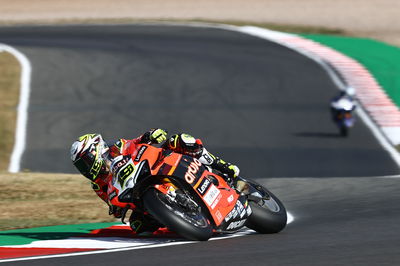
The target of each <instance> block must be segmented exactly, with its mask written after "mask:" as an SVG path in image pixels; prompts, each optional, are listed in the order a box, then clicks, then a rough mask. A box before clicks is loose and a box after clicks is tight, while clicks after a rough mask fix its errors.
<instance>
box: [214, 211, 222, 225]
mask: <svg viewBox="0 0 400 266" xmlns="http://www.w3.org/2000/svg"><path fill="white" fill-rule="evenodd" d="M215 216H216V217H217V219H218V222H221V221H222V214H221V212H220V211H219V210H218V211H216V212H215Z"/></svg>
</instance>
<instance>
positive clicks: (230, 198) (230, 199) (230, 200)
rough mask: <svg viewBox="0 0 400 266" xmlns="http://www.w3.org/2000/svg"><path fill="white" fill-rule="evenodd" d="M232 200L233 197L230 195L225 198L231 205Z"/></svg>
mask: <svg viewBox="0 0 400 266" xmlns="http://www.w3.org/2000/svg"><path fill="white" fill-rule="evenodd" d="M233 199H234V197H233V195H230V196H229V197H228V198H227V200H228V203H231V202H232V201H233Z"/></svg>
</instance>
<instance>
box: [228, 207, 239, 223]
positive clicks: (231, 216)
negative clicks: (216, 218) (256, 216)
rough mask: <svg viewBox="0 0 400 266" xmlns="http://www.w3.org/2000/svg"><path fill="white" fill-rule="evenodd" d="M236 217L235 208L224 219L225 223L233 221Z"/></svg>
mask: <svg viewBox="0 0 400 266" xmlns="http://www.w3.org/2000/svg"><path fill="white" fill-rule="evenodd" d="M237 215H238V211H237V210H236V208H233V210H232V211H231V212H230V213H228V215H227V216H226V217H225V222H227V221H229V220H230V219H235V218H236V216H237Z"/></svg>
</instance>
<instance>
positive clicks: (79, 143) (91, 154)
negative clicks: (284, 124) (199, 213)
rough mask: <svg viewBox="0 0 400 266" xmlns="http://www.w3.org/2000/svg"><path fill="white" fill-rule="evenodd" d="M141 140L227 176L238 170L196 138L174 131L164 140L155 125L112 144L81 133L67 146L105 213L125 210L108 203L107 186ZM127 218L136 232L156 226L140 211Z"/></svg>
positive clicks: (155, 227)
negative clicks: (141, 132) (100, 200)
mask: <svg viewBox="0 0 400 266" xmlns="http://www.w3.org/2000/svg"><path fill="white" fill-rule="evenodd" d="M141 143H148V144H162V147H163V148H164V149H170V150H172V151H174V152H177V153H181V154H185V155H189V156H192V157H195V158H197V159H199V161H200V162H201V163H203V164H204V165H207V166H210V167H211V168H212V169H214V170H217V171H219V172H221V173H223V174H226V175H227V176H228V178H231V179H233V178H235V177H237V176H238V175H239V172H240V170H239V168H238V167H237V166H236V165H233V164H230V163H227V162H225V161H223V160H222V159H220V158H218V157H216V156H214V155H212V154H211V153H209V152H208V151H207V150H206V149H205V147H204V145H203V143H202V141H201V140H200V139H195V138H194V137H192V136H191V135H189V134H185V133H180V134H174V135H172V136H171V137H170V138H168V139H167V132H166V131H165V130H163V129H160V128H157V129H151V130H149V131H147V132H146V133H144V134H143V135H141V136H139V137H137V138H135V139H129V140H127V139H119V140H118V141H116V142H115V143H113V144H112V145H108V144H107V143H106V142H105V141H104V139H103V138H102V136H101V135H100V134H86V135H83V136H81V137H79V138H78V139H77V140H76V141H75V142H74V143H73V144H72V146H71V160H72V162H73V164H74V166H75V167H76V168H77V169H78V171H79V172H80V173H81V174H82V175H83V176H85V177H86V178H88V179H89V180H90V181H91V183H92V188H93V190H94V191H95V192H96V194H97V195H98V196H99V197H100V198H101V199H102V200H103V201H104V202H106V203H107V204H108V205H109V214H110V215H114V217H116V218H121V217H124V216H125V213H124V210H123V209H121V208H119V207H117V206H114V205H112V204H111V203H110V201H109V198H108V194H107V191H108V186H109V184H110V181H111V179H112V176H113V175H115V174H116V173H117V171H118V170H119V169H121V165H120V164H123V162H124V160H123V157H124V156H130V155H131V154H133V153H134V152H137V150H136V146H137V145H138V144H141ZM125 212H126V210H125ZM129 221H130V226H131V228H132V229H133V230H134V231H135V232H136V233H141V232H153V231H155V230H157V229H158V228H159V227H160V225H159V224H158V223H157V222H156V221H155V220H154V219H152V218H151V217H149V215H147V214H145V213H143V212H140V211H133V212H132V214H131V216H130V219H129Z"/></svg>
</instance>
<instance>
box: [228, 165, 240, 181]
mask: <svg viewBox="0 0 400 266" xmlns="http://www.w3.org/2000/svg"><path fill="white" fill-rule="evenodd" d="M228 169H229V170H230V172H231V174H230V176H231V177H233V178H236V177H238V176H239V173H240V169H239V167H237V166H236V165H234V164H229V166H228Z"/></svg>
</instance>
